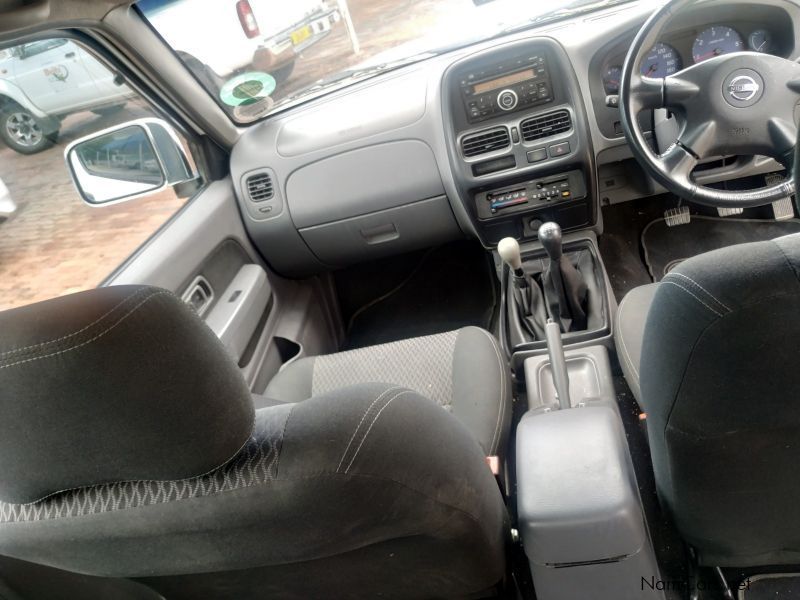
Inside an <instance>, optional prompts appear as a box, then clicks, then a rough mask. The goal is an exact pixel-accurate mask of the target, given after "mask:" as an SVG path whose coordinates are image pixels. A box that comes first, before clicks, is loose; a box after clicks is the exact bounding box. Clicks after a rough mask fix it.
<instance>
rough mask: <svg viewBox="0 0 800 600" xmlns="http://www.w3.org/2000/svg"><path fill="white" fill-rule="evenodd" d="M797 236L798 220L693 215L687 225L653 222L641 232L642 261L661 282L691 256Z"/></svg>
mask: <svg viewBox="0 0 800 600" xmlns="http://www.w3.org/2000/svg"><path fill="white" fill-rule="evenodd" d="M797 232H800V220H797V219H792V220H789V221H763V220H758V219H731V218H720V217H706V216H701V215H692V221H691V222H690V223H688V224H686V225H678V226H677V227H667V225H666V223H665V222H664V219H656V220H654V221H652V222H651V223H650V224H648V225H647V227H645V228H644V231H643V232H642V247H643V249H644V260H645V264H646V265H647V269H648V271H649V272H650V277H651V278H652V280H653V281H661V279H662V278H663V277H664V275H666V274H667V273H669V272H670V271H671V270H672V269H674V268H675V267H676V266H678V265H679V264H680V263H681V262H683V261H684V260H686V259H687V258H691V257H692V256H696V255H698V254H702V253H704V252H709V251H711V250H717V249H718V248H724V247H726V246H733V245H736V244H745V243H747V242H759V241H764V240H771V239H774V238H776V237H780V236H782V235H789V234H790V233H797Z"/></svg>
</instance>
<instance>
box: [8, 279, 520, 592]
mask: <svg viewBox="0 0 800 600" xmlns="http://www.w3.org/2000/svg"><path fill="white" fill-rule="evenodd" d="M0 331H2V332H3V335H2V337H1V338H0V415H2V419H0V583H2V582H3V580H5V581H6V582H7V585H8V586H15V585H17V582H19V581H22V582H25V581H28V582H30V581H32V579H33V578H35V577H36V576H37V575H36V574H37V573H41V575H42V577H49V578H62V579H61V581H63V582H64V583H63V585H62V586H59V589H62V588H63V589H64V590H66V589H73V590H75V589H80V590H98V589H104V590H105V589H109V590H110V589H114V588H113V586H114V580H117V582H119V583H120V587H119V588H117V589H116V591H115V592H114V593H109V597H111V596H113V597H117V596H119V597H121V598H122V597H130V598H134V597H135V598H137V599H138V598H147V597H149V596H148V595H147V594H148V591H149V590H155V591H157V592H158V593H160V594H162V595H163V596H164V597H165V598H168V599H172V598H231V599H237V600H245V599H247V598H261V597H286V598H307V597H330V596H337V597H342V596H345V595H347V594H348V593H352V592H354V590H355V591H357V592H358V593H360V594H364V595H378V594H381V595H383V596H385V597H402V598H411V597H465V596H470V595H472V594H475V593H478V594H481V593H485V592H487V590H488V591H491V590H492V588H493V586H494V585H496V584H497V582H499V581H500V580H501V579H502V577H503V575H504V567H505V565H504V541H505V539H504V532H505V531H506V530H507V522H506V517H507V515H506V512H505V507H504V505H503V501H502V497H501V495H500V491H499V489H498V486H497V484H496V482H495V481H494V478H493V476H492V475H491V472H490V471H489V469H488V468H487V467H486V464H485V456H484V453H483V452H482V450H481V448H480V446H479V445H478V443H477V442H476V441H475V440H474V438H473V437H472V435H471V434H470V433H469V432H468V431H467V430H466V429H465V428H464V426H463V425H462V424H461V423H460V421H459V420H458V419H456V418H455V417H453V416H452V415H451V414H449V413H448V412H447V411H444V410H442V409H441V408H440V407H439V406H437V405H436V404H434V403H433V402H431V401H430V400H428V399H427V398H423V397H422V396H420V395H419V394H417V393H415V392H412V391H410V390H406V389H403V388H400V387H398V386H389V385H386V384H380V383H375V384H363V385H360V386H353V387H351V388H345V389H342V390H338V391H335V392H331V393H330V394H327V395H324V396H319V397H315V398H312V399H310V400H306V401H304V402H300V403H296V404H281V403H276V404H275V405H274V406H270V407H268V408H263V409H261V410H258V411H254V409H253V401H252V397H251V395H250V391H249V389H248V388H247V386H246V384H245V382H244V380H243V378H242V376H241V374H240V372H239V370H238V367H237V366H236V364H235V362H234V361H233V360H232V359H231V358H230V357H229V356H228V354H227V352H226V350H225V348H224V347H223V346H222V344H221V343H220V342H219V340H217V338H216V337H215V336H214V334H213V333H212V332H211V330H210V329H209V328H208V327H206V326H205V325H204V324H203V323H202V321H201V320H200V319H198V318H197V316H196V315H195V314H194V312H193V311H192V310H191V309H190V308H188V307H187V306H186V305H185V304H184V303H183V302H181V301H180V300H179V299H178V298H176V297H175V296H174V295H173V294H171V293H169V292H167V291H165V290H160V289H157V288H149V287H116V288H103V289H99V290H93V291H91V292H84V293H81V294H76V295H72V296H66V297H63V298H59V299H56V300H52V301H48V302H44V303H40V304H37V305H32V306H29V307H24V308H20V309H14V310H11V311H7V312H4V313H0ZM2 557H11V558H12V559H15V560H8V559H3V558H2ZM19 561H25V562H24V563H20V562H19ZM31 564H35V565H44V566H46V567H48V568H50V569H51V570H47V569H44V570H42V569H40V570H38V571H37V569H36V568H35V567H32V566H31ZM52 568H55V569H59V570H60V571H62V572H60V573H56V572H54V571H52ZM63 572H66V573H63ZM69 574H72V575H75V574H78V575H82V576H89V577H88V578H86V577H84V578H81V577H77V578H76V577H70V576H69ZM123 579H125V580H135V581H136V584H137V585H134V584H133V583H132V582H131V581H123ZM138 584H144V585H145V586H146V588H142V587H141V586H139V585H138ZM68 586H72V587H69V588H68ZM51 587H52V586H51ZM1 589H2V587H0V590H1ZM37 589H38V588H37ZM143 590H144V591H143ZM21 591H22V590H21ZM22 592H23V597H25V595H26V594H25V593H24V591H22ZM29 592H30V590H29ZM0 595H1V594H0ZM34 595H36V594H35V593H34ZM85 595H86V596H90V597H91V596H92V595H94V594H92V593H89V592H87V593H86V594H85ZM101 595H102V594H101Z"/></svg>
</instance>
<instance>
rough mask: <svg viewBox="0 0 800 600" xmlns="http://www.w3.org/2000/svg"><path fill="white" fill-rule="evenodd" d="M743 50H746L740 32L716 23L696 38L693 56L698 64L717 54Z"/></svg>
mask: <svg viewBox="0 0 800 600" xmlns="http://www.w3.org/2000/svg"><path fill="white" fill-rule="evenodd" d="M742 50H744V40H743V39H742V36H741V35H739V32H737V31H736V30H735V29H733V28H732V27H726V26H725V25H714V26H713V27H709V28H708V29H706V30H705V31H703V32H702V33H700V35H698V36H697V39H695V41H694V44H693V45H692V58H694V62H695V64H697V63H699V62H703V61H704V60H708V59H709V58H714V57H715V56H721V55H723V54H730V53H731V52H741V51H742Z"/></svg>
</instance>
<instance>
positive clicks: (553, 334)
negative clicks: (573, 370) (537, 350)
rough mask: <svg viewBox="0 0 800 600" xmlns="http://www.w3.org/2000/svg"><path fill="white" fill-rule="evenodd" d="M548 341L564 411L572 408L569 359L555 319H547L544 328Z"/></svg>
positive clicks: (549, 353)
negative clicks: (568, 370) (565, 354)
mask: <svg viewBox="0 0 800 600" xmlns="http://www.w3.org/2000/svg"><path fill="white" fill-rule="evenodd" d="M544 333H545V338H546V339H547V354H548V355H550V371H551V372H552V373H553V384H555V387H556V394H558V404H559V407H560V408H561V409H562V410H565V409H567V408H572V402H571V401H570V398H569V374H568V373H567V359H566V357H565V356H564V346H563V344H562V343H561V328H560V327H559V326H558V323H556V322H555V321H553V319H547V325H545V326H544Z"/></svg>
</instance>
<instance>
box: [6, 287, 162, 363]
mask: <svg viewBox="0 0 800 600" xmlns="http://www.w3.org/2000/svg"><path fill="white" fill-rule="evenodd" d="M148 289H150V288H141V289H139V290H138V291H136V292H133V293H132V294H130V295H128V296H126V297H125V298H124V299H123V300H121V301H120V302H119V304H117V305H116V306H114V308H112V309H111V310H109V311H108V312H107V313H105V314H104V315H103V316H101V317H98V318H97V319H95V320H94V321H92V322H91V323H89V324H88V325H87V326H86V327H83V328H82V329H79V330H78V331H74V332H73V333H69V334H67V335H64V336H61V337H60V338H56V339H54V340H47V341H46V342H40V343H38V344H31V345H30V346H23V347H22V348H15V349H14V350H7V351H5V352H2V353H0V356H8V355H10V354H17V353H19V352H22V351H23V350H30V349H32V348H38V347H39V346H47V345H49V344H55V343H56V342H61V341H63V340H66V339H68V338H71V337H75V336H76V335H78V334H79V333H83V332H84V331H86V330H87V329H89V328H90V327H92V326H93V325H96V324H97V323H99V322H100V321H102V320H103V319H105V318H106V317H107V316H108V315H110V314H111V313H113V312H114V311H115V310H117V309H118V308H119V307H120V306H122V305H123V304H125V303H126V302H127V301H128V300H130V299H131V298H134V297H135V296H138V295H139V294H141V293H143V292H145V291H147V290H148Z"/></svg>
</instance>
